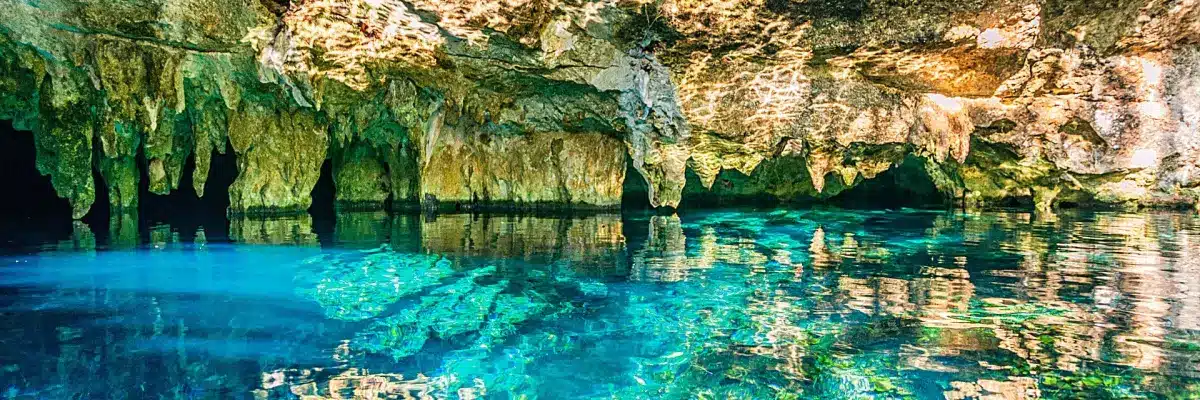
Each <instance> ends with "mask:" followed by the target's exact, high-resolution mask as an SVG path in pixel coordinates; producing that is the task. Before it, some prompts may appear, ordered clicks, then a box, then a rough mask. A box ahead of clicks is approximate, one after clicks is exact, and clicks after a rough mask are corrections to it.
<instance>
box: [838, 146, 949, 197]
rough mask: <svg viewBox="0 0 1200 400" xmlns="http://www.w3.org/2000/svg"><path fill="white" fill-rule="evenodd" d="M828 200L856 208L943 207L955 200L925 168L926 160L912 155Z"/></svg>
mask: <svg viewBox="0 0 1200 400" xmlns="http://www.w3.org/2000/svg"><path fill="white" fill-rule="evenodd" d="M828 202H829V203H830V204H833V205H837V206H840V207H845V208H854V209H895V208H942V207H946V206H947V205H948V204H950V203H951V202H950V199H948V198H947V197H946V195H945V194H943V193H942V192H941V191H939V190H938V188H937V186H936V185H935V184H934V183H933V178H932V177H930V176H929V172H928V171H926V170H925V159H924V158H921V157H918V156H914V155H911V154H910V155H907V156H905V157H904V160H903V161H901V162H900V164H898V165H896V166H894V167H892V168H891V169H888V170H887V171H884V172H881V173H880V174H879V175H876V176H875V178H872V179H866V180H863V181H862V182H859V184H858V185H855V186H854V187H853V188H850V189H848V190H846V191H844V192H842V193H839V194H838V195H837V196H834V197H833V198H831V199H829V201H828Z"/></svg>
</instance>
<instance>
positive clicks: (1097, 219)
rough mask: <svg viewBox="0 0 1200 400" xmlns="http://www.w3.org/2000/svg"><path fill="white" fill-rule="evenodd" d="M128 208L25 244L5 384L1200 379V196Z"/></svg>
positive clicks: (1111, 393)
mask: <svg viewBox="0 0 1200 400" xmlns="http://www.w3.org/2000/svg"><path fill="white" fill-rule="evenodd" d="M133 226H134V227H132V228H131V227H129V226H124V227H123V226H121V225H120V224H114V225H113V228H111V229H110V230H107V231H105V232H98V231H93V230H92V229H91V228H90V227H88V226H87V225H85V224H81V223H80V224H77V225H76V226H75V230H74V233H73V234H71V235H70V236H69V237H64V238H61V240H54V241H52V242H50V243H44V244H41V245H38V246H34V247H29V246H25V245H20V246H18V245H16V244H13V243H10V244H9V248H8V249H7V250H5V251H4V253H3V256H0V329H3V332H2V333H0V385H2V386H0V398H20V399H25V398H29V399H110V398H111V399H160V398H161V399H176V398H180V399H228V398H233V399H238V398H246V399H348V398H364V399H375V398H451V399H455V398H463V399H469V398H488V399H535V398H537V399H562V398H618V399H640V398H645V399H659V398H704V399H717V398H745V399H797V398H830V399H840V398H920V399H941V398H950V399H963V398H989V399H1031V398H1196V397H1200V217H1197V215H1196V214H1194V213H1139V214H1120V213H1089V212H1072V213H1062V214H1059V215H1057V216H1055V217H1050V218H1045V217H1044V218H1035V217H1033V216H1032V215H1030V214H1027V213H981V214H960V213H946V212H922V211H879V212H864V211H836V210H815V211H765V212H760V211H737V212H734V211H730V212H705V213H688V214H683V215H682V216H674V215H672V216H660V215H624V216H621V215H597V216H588V217H574V218H566V217H562V218H556V217H528V216H526V217H518V216H492V217H482V216H469V215H443V216H437V217H436V218H435V217H420V216H395V217H392V216H387V215H384V214H372V213H367V214H343V215H339V216H338V218H337V220H336V221H335V222H331V223H328V224H322V223H321V222H320V221H317V222H316V223H314V222H313V221H312V220H311V219H310V218H307V217H306V218H296V219H285V220H272V221H250V220H235V221H233V222H232V223H230V224H229V225H228V226H226V225H224V223H221V224H216V225H215V226H205V227H200V228H198V229H195V228H187V229H183V228H176V227H172V226H170V225H155V226H153V227H151V228H149V229H146V230H143V231H138V230H137V228H136V223H134V224H133ZM226 238H229V239H226ZM422 396H425V397H422Z"/></svg>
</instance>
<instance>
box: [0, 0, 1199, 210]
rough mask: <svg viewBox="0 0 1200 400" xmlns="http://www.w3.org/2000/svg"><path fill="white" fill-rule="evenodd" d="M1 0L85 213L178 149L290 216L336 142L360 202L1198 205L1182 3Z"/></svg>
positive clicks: (123, 193)
mask: <svg viewBox="0 0 1200 400" xmlns="http://www.w3.org/2000/svg"><path fill="white" fill-rule="evenodd" d="M0 7H3V8H4V9H5V17H4V18H3V19H2V20H0V119H6V120H11V121H13V125H14V126H15V127H16V128H17V129H21V130H29V131H32V132H33V135H35V138H36V140H35V143H36V147H37V148H36V151H37V159H38V161H37V168H38V170H39V171H41V173H42V174H45V175H48V176H49V177H50V181H51V183H52V185H53V187H54V188H55V190H56V191H57V192H58V194H59V195H60V196H61V197H64V198H66V199H68V200H70V203H71V205H72V208H73V209H72V213H73V215H74V216H75V217H76V218H78V217H82V216H83V215H85V214H86V213H87V212H88V211H89V210H90V209H91V207H92V205H93V203H95V202H96V201H97V199H96V196H97V192H98V190H97V188H96V185H98V184H103V185H105V186H104V187H105V188H106V190H105V191H104V193H107V194H108V199H107V200H108V202H109V205H110V207H112V208H113V209H114V210H115V211H120V210H129V209H135V208H136V207H137V204H138V199H137V197H138V192H139V187H142V186H144V187H147V188H148V189H149V192H150V193H153V194H166V193H169V192H172V191H175V190H179V189H180V186H181V185H185V184H186V180H185V177H184V175H185V173H186V171H187V170H188V167H187V166H188V165H189V164H190V165H194V167H193V168H191V171H192V174H191V177H190V178H188V179H190V180H191V186H192V187H193V189H194V190H195V191H196V194H197V195H200V196H204V195H206V194H207V195H221V194H222V193H221V192H222V191H226V192H227V193H228V196H229V199H230V203H231V204H230V211H231V212H233V213H268V214H274V213H287V212H295V211H300V210H304V209H307V208H308V207H309V206H310V205H311V204H312V196H311V192H312V190H313V188H314V187H315V185H316V183H317V180H318V178H319V177H320V174H321V173H322V172H321V171H322V168H321V166H322V165H323V164H324V163H325V162H327V161H328V162H330V165H331V167H332V168H331V170H332V174H333V175H334V176H333V181H334V186H335V190H336V201H337V203H338V204H339V205H342V206H346V207H351V208H356V209H381V208H383V207H385V206H386V205H387V204H389V203H390V204H393V205H395V204H420V205H422V206H425V207H438V206H443V205H447V206H456V207H464V206H465V207H473V206H485V205H502V206H511V207H518V208H521V207H533V206H542V205H555V206H569V207H589V208H590V207H614V206H618V205H620V202H621V199H622V194H623V190H624V187H625V186H626V185H625V183H626V182H625V180H626V179H631V180H637V181H644V185H641V186H643V187H644V188H645V192H646V195H647V196H648V202H649V204H650V205H651V206H654V207H675V206H678V205H679V204H680V202H681V200H683V199H684V198H685V197H687V196H692V195H697V196H705V195H708V196H723V194H722V193H732V194H733V195H736V196H745V197H765V198H771V199H774V200H777V201H784V202H793V201H810V200H814V199H816V200H820V199H827V198H831V197H834V196H836V195H838V194H839V193H841V192H843V191H845V190H847V189H851V188H853V187H855V186H858V185H860V184H862V183H863V182H866V181H870V180H871V179H873V178H875V177H876V176H878V175H879V174H881V173H884V172H885V171H888V170H891V169H893V168H896V167H897V166H899V165H901V164H904V163H906V162H907V163H911V162H912V161H911V160H913V159H916V160H919V161H920V164H922V165H923V168H920V169H923V171H922V173H921V179H923V180H925V181H928V182H931V183H932V184H934V185H935V186H936V187H937V189H938V191H939V192H940V193H941V196H942V197H943V199H944V200H946V202H954V203H958V204H962V205H965V206H988V205H993V204H1002V203H1004V202H1009V201H1012V200H1014V199H1024V200H1028V201H1029V202H1031V203H1032V204H1033V205H1034V206H1036V207H1037V208H1038V209H1040V210H1047V209H1050V208H1052V207H1053V206H1054V205H1055V204H1058V203H1062V202H1069V203H1075V204H1113V205H1120V206H1192V205H1196V204H1197V199H1198V198H1200V135H1197V132H1198V131H1200V90H1198V89H1200V23H1198V22H1197V21H1200V1H1196V0H1178V1H1158V0H1137V1H1131V2H1119V3H1105V4H1103V5H1101V4H1094V3H1093V2H1086V1H1080V0H1050V1H1034V0H1003V1H1000V0H987V1H974V2H956V1H946V0H920V1H915V2H906V3H905V4H903V5H901V4H897V3H895V2H885V1H873V0H854V1H831V0H804V1H802V0H790V1H763V0H736V1H703V0H701V1H688V0H653V1H652V0H629V1H617V0H547V1H523V0H521V1H509V2H477V1H457V0H452V1H432V0H418V1H396V0H378V1H366V0H304V1H291V2H274V1H265V0H264V1H259V2H241V1H230V0H138V1H134V2H126V1H112V0H100V1H89V2H81V1H73V0H51V1H41V2H25V1H18V0H4V1H3V2H0ZM18 134H23V133H18ZM230 150H232V152H233V154H234V155H235V157H236V159H237V169H238V171H237V173H238V176H237V179H236V181H235V182H234V183H233V184H232V185H231V186H230V187H228V188H212V187H208V186H210V185H207V176H208V173H209V169H210V165H211V159H212V158H211V157H212V154H213V152H218V153H221V154H224V153H225V152H226V151H230ZM189 160H193V161H191V162H190V163H189ZM906 160H907V161H906ZM627 166H631V167H632V169H631V170H629V171H627V170H626V169H627ZM93 170H95V171H98V172H99V176H100V177H101V180H102V182H95V181H94V179H93V173H92V172H93ZM727 174H735V175H740V177H738V178H737V179H733V180H728V179H723V178H720V177H721V176H725V175H727ZM688 176H694V177H695V178H694V180H693V181H692V183H691V184H689V183H688V181H689V179H688ZM685 185H686V186H688V187H687V188H686V190H685ZM114 214H116V212H114Z"/></svg>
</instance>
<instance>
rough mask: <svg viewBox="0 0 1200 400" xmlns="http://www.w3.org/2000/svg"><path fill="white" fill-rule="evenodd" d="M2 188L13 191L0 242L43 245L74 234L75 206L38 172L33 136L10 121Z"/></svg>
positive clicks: (1, 139)
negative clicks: (72, 222)
mask: <svg viewBox="0 0 1200 400" xmlns="http://www.w3.org/2000/svg"><path fill="white" fill-rule="evenodd" d="M0 187H4V188H7V189H8V190H10V191H11V192H10V195H8V196H5V198H4V202H3V203H4V209H5V210H4V217H3V218H0V243H14V244H21V245H28V244H39V243H43V242H46V241H50V240H51V239H53V240H58V239H61V238H63V237H66V236H68V235H69V234H70V233H71V230H72V229H71V204H70V203H69V202H68V201H67V200H66V199H64V198H61V197H58V194H57V193H56V192H55V191H54V186H53V185H51V183H50V177H49V176H46V175H42V174H41V173H40V172H38V168H37V149H36V147H35V145H34V137H33V133H32V132H29V131H19V130H16V129H14V128H13V124H12V122H11V121H8V120H0ZM88 221H91V219H88ZM29 227H38V228H39V229H26V228H29Z"/></svg>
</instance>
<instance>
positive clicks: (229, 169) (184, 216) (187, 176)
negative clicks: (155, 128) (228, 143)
mask: <svg viewBox="0 0 1200 400" xmlns="http://www.w3.org/2000/svg"><path fill="white" fill-rule="evenodd" d="M137 164H138V169H139V174H141V177H140V178H141V181H140V182H139V183H138V213H137V214H138V215H137V218H138V220H139V229H141V230H142V231H146V230H147V229H149V228H152V227H154V226H157V225H161V224H167V225H170V226H171V229H172V230H173V231H175V232H178V233H179V235H180V236H181V239H184V240H188V241H190V240H192V239H193V236H194V235H195V234H196V232H197V230H198V229H200V228H203V229H204V233H205V236H206V238H207V239H209V240H213V239H220V238H224V237H225V236H226V235H227V234H228V232H229V222H228V219H227V218H226V211H227V210H228V208H229V186H230V185H232V184H233V181H234V179H237V158H236V156H234V154H233V152H232V151H226V152H225V154H220V153H217V152H213V153H212V159H211V162H210V163H209V168H208V179H207V180H206V181H205V185H204V196H199V195H197V193H196V190H195V188H194V179H193V177H194V173H195V171H196V158H195V155H192V156H191V157H188V158H187V160H186V161H185V163H184V166H183V170H182V171H181V173H180V174H181V175H180V178H179V186H178V187H177V188H176V189H175V190H172V191H171V192H170V193H168V194H165V195H162V194H154V193H151V192H150V178H149V175H148V173H147V171H148V168H147V167H146V166H147V165H148V164H149V163H148V162H147V160H146V159H145V155H144V154H142V153H141V152H138V163H137Z"/></svg>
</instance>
